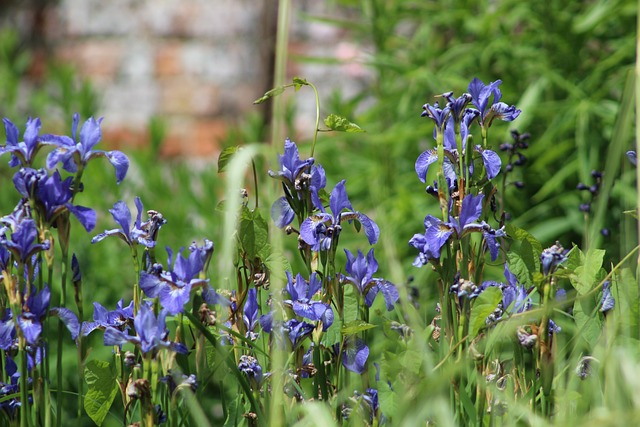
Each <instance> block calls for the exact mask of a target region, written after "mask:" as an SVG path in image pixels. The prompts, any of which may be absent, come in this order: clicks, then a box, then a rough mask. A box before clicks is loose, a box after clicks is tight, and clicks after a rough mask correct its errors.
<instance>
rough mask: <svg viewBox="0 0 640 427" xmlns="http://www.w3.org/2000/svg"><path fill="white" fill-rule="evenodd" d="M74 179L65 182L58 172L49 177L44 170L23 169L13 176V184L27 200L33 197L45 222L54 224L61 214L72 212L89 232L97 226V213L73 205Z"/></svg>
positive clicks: (69, 178)
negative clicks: (72, 187) (72, 189)
mask: <svg viewBox="0 0 640 427" xmlns="http://www.w3.org/2000/svg"><path fill="white" fill-rule="evenodd" d="M72 182H73V178H72V177H68V178H67V179H65V180H64V181H63V180H62V178H61V177H60V173H59V172H58V171H57V170H56V171H54V172H53V174H52V175H51V176H47V173H46V171H45V170H44V169H39V170H35V169H31V168H22V169H20V170H19V171H18V172H17V173H16V174H15V175H14V176H13V183H14V185H15V187H16V189H17V190H18V192H19V193H20V194H21V195H22V196H23V197H25V198H30V197H33V198H35V201H36V203H37V206H36V207H37V208H39V209H42V213H43V214H44V217H45V220H46V221H47V223H49V224H54V223H55V222H54V221H55V219H56V218H57V217H58V215H60V213H62V212H64V211H65V210H66V211H69V212H71V213H72V214H73V215H74V216H75V217H76V218H77V219H78V221H79V222H80V224H82V226H83V227H84V228H85V230H87V231H91V230H93V228H94V227H95V226H96V212H95V211H94V210H93V209H91V208H87V207H84V206H76V205H73V204H71V203H70V202H71V200H72V198H73V192H72V191H71V186H72Z"/></svg>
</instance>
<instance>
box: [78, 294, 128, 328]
mask: <svg viewBox="0 0 640 427" xmlns="http://www.w3.org/2000/svg"><path fill="white" fill-rule="evenodd" d="M122 304H123V300H120V301H118V303H117V304H116V309H115V310H112V311H108V310H107V309H106V308H105V307H103V306H102V305H101V304H100V303H99V302H94V303H93V321H92V322H83V323H82V328H81V331H82V335H83V336H87V335H89V334H90V333H91V332H93V331H94V330H96V329H105V328H108V327H112V328H116V329H118V330H121V331H124V330H126V329H127V328H128V327H129V325H131V324H132V323H133V301H131V302H130V303H129V305H128V306H127V307H123V305H122Z"/></svg>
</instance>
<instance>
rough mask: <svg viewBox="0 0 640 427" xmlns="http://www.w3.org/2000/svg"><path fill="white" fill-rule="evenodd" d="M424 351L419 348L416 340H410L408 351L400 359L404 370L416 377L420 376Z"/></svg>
mask: <svg viewBox="0 0 640 427" xmlns="http://www.w3.org/2000/svg"><path fill="white" fill-rule="evenodd" d="M423 350H424V349H422V348H421V347H419V344H418V343H417V341H416V340H410V341H409V342H408V343H407V349H406V350H405V351H404V352H403V353H404V354H402V353H401V355H399V357H398V359H397V360H399V361H400V363H401V365H402V367H403V368H404V370H405V371H406V372H408V373H410V374H412V375H414V376H415V377H417V376H418V375H419V374H420V371H421V370H422V361H423V356H424V355H423Z"/></svg>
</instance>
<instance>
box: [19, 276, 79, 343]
mask: <svg viewBox="0 0 640 427" xmlns="http://www.w3.org/2000/svg"><path fill="white" fill-rule="evenodd" d="M50 300H51V292H50V291H49V288H48V287H46V286H45V287H44V288H43V289H42V290H41V291H40V292H33V291H32V293H31V295H29V298H28V299H27V302H26V304H25V306H24V309H23V311H22V314H21V315H20V317H18V324H19V325H20V329H21V330H22V333H23V334H24V337H25V339H26V340H27V343H28V344H30V345H35V344H36V343H37V341H38V338H39V337H40V334H41V333H42V321H43V320H44V318H45V317H46V316H47V314H49V315H52V316H56V317H58V318H59V319H60V320H61V321H62V323H63V324H64V325H65V326H66V327H67V329H68V330H69V332H71V338H73V340H74V341H75V340H76V338H78V334H79V333H80V323H79V322H78V317H77V316H76V315H75V314H74V313H73V312H72V311H71V310H69V309H67V308H64V307H54V308H52V309H51V310H49V301H50Z"/></svg>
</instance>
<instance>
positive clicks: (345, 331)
mask: <svg viewBox="0 0 640 427" xmlns="http://www.w3.org/2000/svg"><path fill="white" fill-rule="evenodd" d="M375 327H376V325H372V324H371V323H367V322H365V321H364V320H360V319H356V320H354V321H352V322H349V323H346V324H345V325H344V326H342V335H355V334H357V333H358V332H362V331H366V330H368V329H373V328H375Z"/></svg>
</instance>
